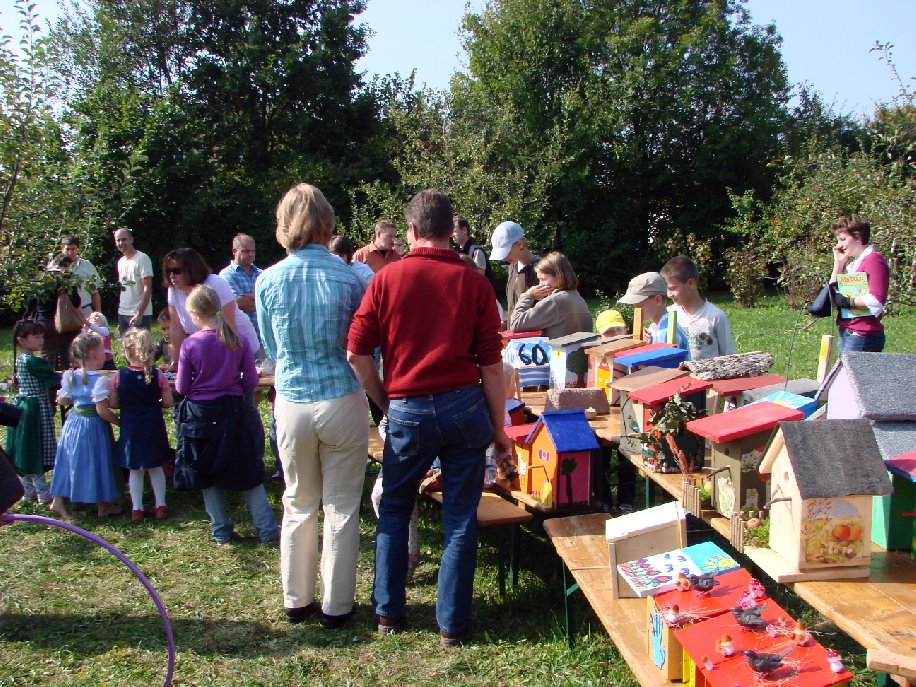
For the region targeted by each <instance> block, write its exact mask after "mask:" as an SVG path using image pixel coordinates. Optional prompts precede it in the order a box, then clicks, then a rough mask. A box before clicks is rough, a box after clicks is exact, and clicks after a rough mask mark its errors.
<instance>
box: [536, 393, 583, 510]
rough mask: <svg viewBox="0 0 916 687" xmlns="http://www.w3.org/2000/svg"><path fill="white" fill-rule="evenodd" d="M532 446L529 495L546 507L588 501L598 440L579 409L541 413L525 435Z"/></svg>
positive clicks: (559, 506)
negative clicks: (593, 456)
mask: <svg viewBox="0 0 916 687" xmlns="http://www.w3.org/2000/svg"><path fill="white" fill-rule="evenodd" d="M525 442H526V443H527V444H528V445H529V446H530V447H531V458H530V462H529V464H528V484H529V485H530V488H531V496H532V497H534V498H536V499H539V500H540V501H541V502H542V503H543V504H544V506H545V507H547V508H561V507H563V506H570V505H573V504H580V503H581V504H588V503H590V502H591V491H592V482H591V463H592V451H593V450H595V449H597V448H598V440H597V439H596V438H595V433H594V432H593V431H592V428H591V426H590V425H589V424H588V420H586V419H585V412H584V411H583V410H581V409H573V410H548V411H544V412H543V413H541V416H540V418H538V421H537V423H535V425H534V429H532V430H531V434H529V435H528V437H527V438H526V439H525Z"/></svg>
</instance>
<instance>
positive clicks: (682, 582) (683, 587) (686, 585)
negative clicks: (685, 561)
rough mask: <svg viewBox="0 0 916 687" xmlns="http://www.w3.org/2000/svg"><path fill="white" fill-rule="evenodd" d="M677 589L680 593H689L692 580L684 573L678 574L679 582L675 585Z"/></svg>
mask: <svg viewBox="0 0 916 687" xmlns="http://www.w3.org/2000/svg"><path fill="white" fill-rule="evenodd" d="M674 584H675V587H676V589H677V590H678V591H679V592H689V591H690V580H688V579H687V575H685V574H684V573H682V572H679V573H678V574H677V582H675V583H674Z"/></svg>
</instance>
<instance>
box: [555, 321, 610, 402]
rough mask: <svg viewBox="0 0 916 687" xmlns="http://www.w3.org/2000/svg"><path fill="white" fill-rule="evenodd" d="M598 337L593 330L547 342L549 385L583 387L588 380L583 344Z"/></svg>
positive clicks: (586, 358) (586, 357) (563, 387)
mask: <svg viewBox="0 0 916 687" xmlns="http://www.w3.org/2000/svg"><path fill="white" fill-rule="evenodd" d="M597 338H599V336H598V334H595V333H594V332H576V333H574V334H569V335H568V336H561V337H559V338H557V339H551V340H550V341H548V342H547V345H549V346H550V385H551V386H552V387H554V388H555V389H565V388H567V387H573V388H584V387H586V386H587V380H588V356H586V355H585V351H584V350H582V349H583V347H584V346H585V344H587V343H589V342H590V341H594V340H595V339H597Z"/></svg>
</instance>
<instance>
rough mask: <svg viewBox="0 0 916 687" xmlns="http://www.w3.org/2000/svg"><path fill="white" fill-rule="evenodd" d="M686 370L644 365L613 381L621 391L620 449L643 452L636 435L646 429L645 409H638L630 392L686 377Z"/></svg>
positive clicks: (629, 451)
mask: <svg viewBox="0 0 916 687" xmlns="http://www.w3.org/2000/svg"><path fill="white" fill-rule="evenodd" d="M686 376H687V372H685V371H684V370H674V369H670V368H661V367H644V368H643V369H641V370H638V371H636V372H634V373H633V374H629V375H627V376H626V377H623V378H622V379H618V380H617V381H615V382H612V384H611V388H612V389H615V390H617V391H619V392H620V449H621V450H622V451H624V452H625V453H627V454H628V455H636V454H639V453H641V452H642V442H641V441H640V440H639V439H638V438H637V437H636V435H637V434H638V433H639V432H643V431H645V427H646V419H647V418H646V416H645V409H644V408H643V407H642V406H640V407H639V408H638V409H637V408H636V406H635V404H634V403H633V402H632V401H630V394H631V393H633V392H634V391H636V390H637V389H643V388H645V387H649V386H655V385H656V384H661V383H662V382H666V381H668V380H669V379H679V378H682V377H686Z"/></svg>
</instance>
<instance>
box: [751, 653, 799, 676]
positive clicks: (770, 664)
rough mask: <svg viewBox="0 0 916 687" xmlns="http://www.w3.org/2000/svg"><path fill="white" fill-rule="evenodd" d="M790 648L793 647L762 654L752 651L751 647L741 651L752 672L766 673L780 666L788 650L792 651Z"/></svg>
mask: <svg viewBox="0 0 916 687" xmlns="http://www.w3.org/2000/svg"><path fill="white" fill-rule="evenodd" d="M792 648H793V647H791V646H790V647H789V648H788V649H786V650H785V651H783V652H782V653H781V654H764V653H759V652H757V651H752V650H751V649H745V650H744V651H742V652H741V653H742V654H744V655H745V657H746V658H747V662H748V664H749V665H750V666H751V669H752V670H753V671H754V672H757V673H763V674H764V675H766V674H768V673H772V672H773V671H774V670H776V669H778V668H781V667H782V665H783V663H782V659H784V658H785V657H786V656H788V655H789V652H791V651H792Z"/></svg>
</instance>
